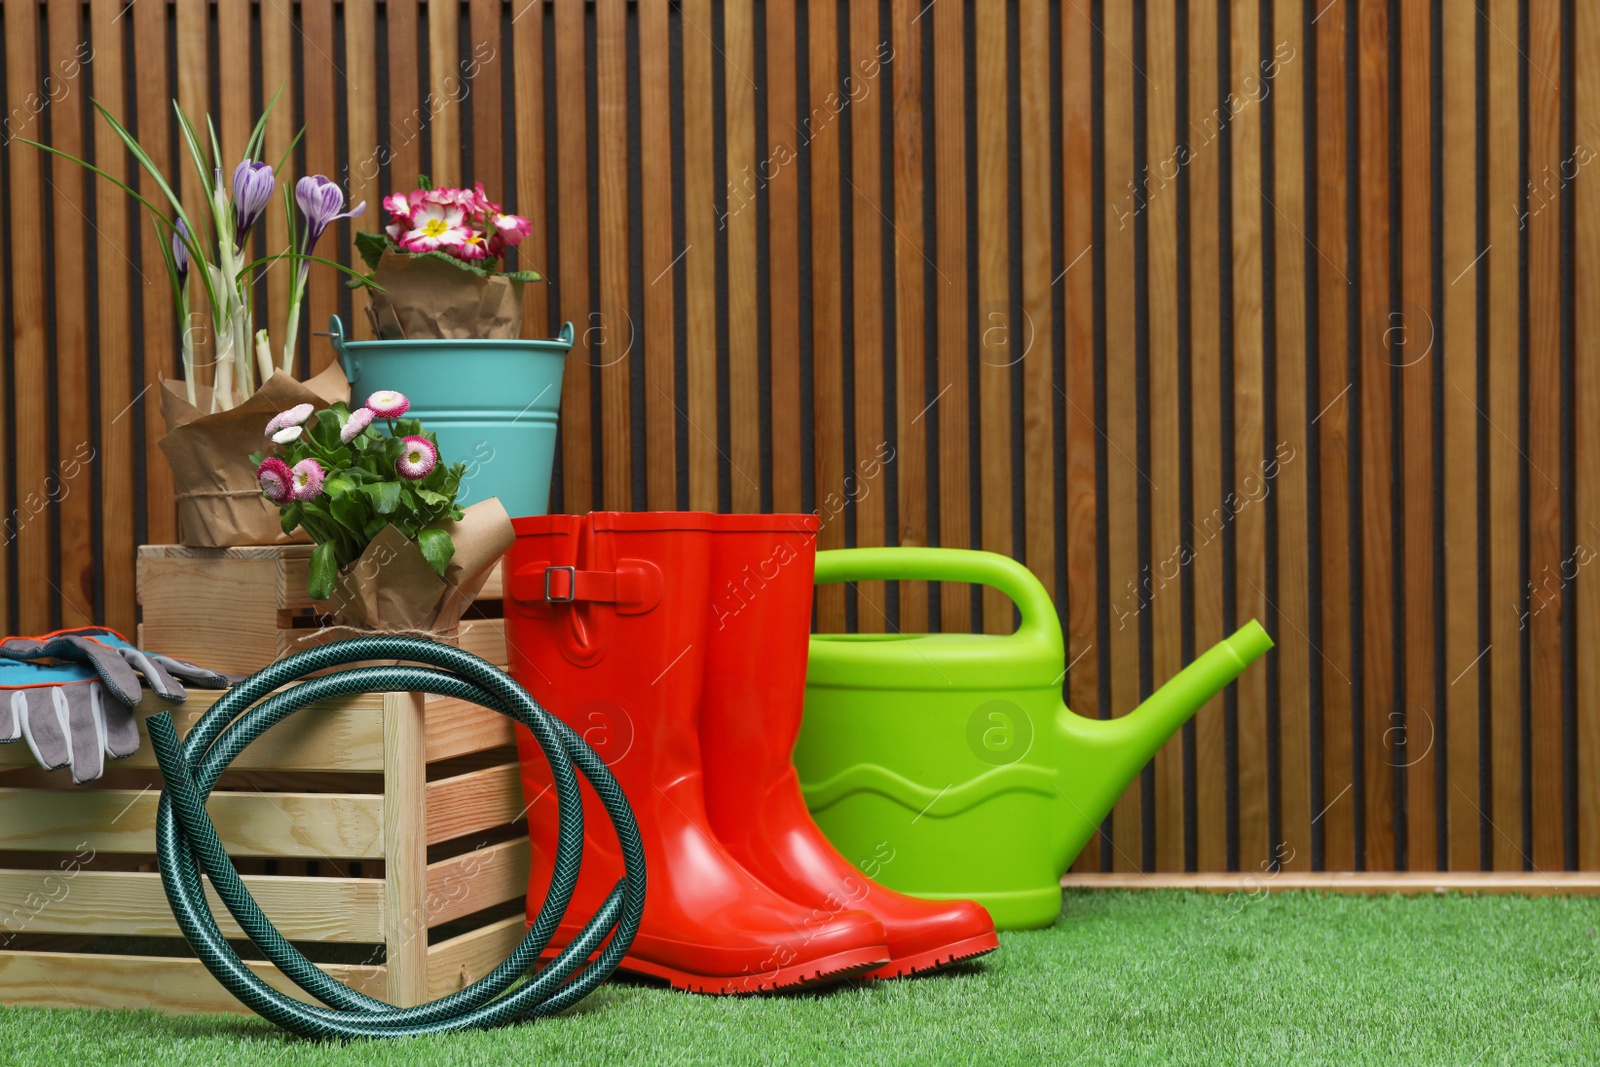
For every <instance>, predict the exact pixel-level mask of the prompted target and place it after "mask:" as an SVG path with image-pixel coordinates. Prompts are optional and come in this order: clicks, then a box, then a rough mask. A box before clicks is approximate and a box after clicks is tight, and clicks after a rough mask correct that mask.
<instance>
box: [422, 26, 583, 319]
mask: <svg viewBox="0 0 1600 1067" xmlns="http://www.w3.org/2000/svg"><path fill="white" fill-rule="evenodd" d="M545 10H546V8H545V5H544V4H542V3H540V2H539V0H527V2H526V3H524V4H522V5H521V6H519V7H518V8H517V10H516V14H515V15H514V16H513V18H512V20H511V34H512V47H513V49H514V52H513V58H512V64H511V70H512V76H513V78H514V79H515V83H514V84H515V86H516V92H515V94H514V99H515V105H514V106H515V114H516V119H515V121H516V173H517V185H516V205H517V212H518V213H519V214H521V215H522V216H523V217H524V218H526V219H527V220H528V222H529V224H530V226H531V229H530V230H529V231H528V236H527V237H525V238H523V240H522V244H521V245H519V246H517V257H516V262H517V266H518V267H519V268H522V269H528V268H532V269H534V270H537V271H538V272H539V273H540V274H547V273H548V271H549V267H550V220H549V219H547V218H546V217H545V215H546V209H545V191H546V189H547V187H548V183H547V178H546V175H545V172H544V165H545V136H546V129H545V119H544V108H545V91H544V16H545ZM391 17H392V16H391ZM510 194H511V190H507V195H508V196H509V195H510ZM553 332H554V330H552V329H551V326H550V286H549V282H548V281H547V282H545V283H542V284H540V285H537V286H533V287H532V288H530V289H529V290H527V291H526V295H525V296H524V297H523V304H522V336H524V337H548V336H550V335H551V334H552V333H553Z"/></svg>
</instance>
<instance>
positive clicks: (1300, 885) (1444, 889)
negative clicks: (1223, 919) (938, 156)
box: [1061, 871, 1600, 897]
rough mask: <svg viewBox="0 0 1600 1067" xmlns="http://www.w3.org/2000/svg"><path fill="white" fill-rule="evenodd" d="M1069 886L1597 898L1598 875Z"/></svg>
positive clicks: (1184, 878) (1113, 880)
mask: <svg viewBox="0 0 1600 1067" xmlns="http://www.w3.org/2000/svg"><path fill="white" fill-rule="evenodd" d="M1061 884H1062V886H1064V887H1065V888H1067V889H1111V890H1127V889H1168V890H1171V889H1180V890H1187V891H1190V892H1201V893H1262V892H1273V893H1293V892H1304V891H1308V890H1309V891H1311V892H1322V893H1361V894H1367V895H1387V894H1390V893H1400V894H1406V895H1416V894H1422V893H1438V894H1442V893H1466V894H1478V893H1493V894H1512V895H1516V896H1528V897H1542V896H1575V897H1592V896H1600V874H1597V873H1595V872H1593V871H1548V872H1546V871H1539V872H1535V873H1530V874H1523V873H1520V872H1518V873H1501V872H1496V873H1492V874H1491V873H1480V872H1477V871H1466V872H1461V871H1449V872H1437V873H1431V872H1427V871H1416V872H1403V871H1402V872H1387V871H1383V872H1365V871H1363V872H1359V873H1358V872H1353V871H1318V872H1312V871H1285V872H1282V873H1279V874H1263V873H1260V872H1256V871H1247V872H1243V873H1238V874H1227V873H1222V872H1207V873H1203V874H1070V875H1068V876H1067V877H1065V878H1063V879H1062V880H1061Z"/></svg>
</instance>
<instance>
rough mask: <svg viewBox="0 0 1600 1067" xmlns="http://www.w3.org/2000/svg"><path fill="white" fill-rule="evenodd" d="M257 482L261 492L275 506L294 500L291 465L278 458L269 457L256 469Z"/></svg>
mask: <svg viewBox="0 0 1600 1067" xmlns="http://www.w3.org/2000/svg"><path fill="white" fill-rule="evenodd" d="M256 480H257V481H259V482H260V483H261V492H262V494H263V495H264V496H266V498H267V499H268V500H270V501H272V502H273V503H274V504H287V503H289V501H291V500H293V499H294V485H293V482H294V474H293V472H292V471H290V470H289V465H288V464H287V463H285V462H284V461H283V460H281V459H279V458H278V457H277V456H268V457H267V458H266V459H264V460H262V461H261V466H259V467H257V468H256Z"/></svg>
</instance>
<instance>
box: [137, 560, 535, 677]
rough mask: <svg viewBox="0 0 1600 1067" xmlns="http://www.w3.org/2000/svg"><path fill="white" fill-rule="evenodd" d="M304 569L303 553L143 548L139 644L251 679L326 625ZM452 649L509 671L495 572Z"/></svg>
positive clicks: (308, 641) (306, 563)
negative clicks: (315, 604) (458, 647)
mask: <svg viewBox="0 0 1600 1067" xmlns="http://www.w3.org/2000/svg"><path fill="white" fill-rule="evenodd" d="M310 567H311V546H310V545H283V546H261V547H245V548H186V547H184V546H182V545H142V546H140V548H139V558H138V596H139V605H140V607H141V609H142V611H143V616H144V621H143V622H142V623H141V624H140V627H139V638H138V644H139V645H140V647H142V648H152V649H155V650H157V651H159V652H164V653H166V654H167V655H169V656H178V657H179V658H181V659H189V660H193V661H194V662H196V663H201V664H204V665H205V666H207V667H210V668H212V669H213V670H219V671H225V672H227V673H230V674H249V673H251V672H253V671H258V670H260V669H261V668H262V667H265V666H266V665H267V664H269V663H271V662H273V661H274V660H277V659H281V658H282V657H284V656H286V655H288V654H289V653H291V652H295V651H298V650H300V649H301V648H304V647H307V646H308V645H310V644H312V643H314V642H315V639H314V638H313V637H312V635H313V634H315V633H316V632H317V630H318V629H320V628H321V627H322V625H323V623H324V621H325V620H324V618H323V617H321V616H319V615H318V614H317V611H316V608H315V607H314V605H313V602H312V600H311V597H310V596H309V595H307V593H306V579H307V576H308V572H309V570H310ZM456 643H458V644H460V646H461V647H462V648H464V649H466V650H467V651H468V652H471V653H473V654H475V655H478V656H482V657H483V658H484V659H486V660H488V661H489V662H490V663H493V664H495V665H496V666H501V667H503V666H505V665H506V663H507V662H508V660H507V657H506V631H505V619H504V616H503V612H502V610H501V603H500V568H499V565H498V564H497V565H496V566H495V569H494V570H493V571H492V572H490V575H489V580H488V581H487V582H486V583H485V584H484V587H483V590H482V591H481V592H480V593H479V594H478V597H477V600H476V601H474V603H473V606H472V609H471V610H470V611H469V613H468V616H467V617H466V618H463V619H462V620H461V626H460V635H459V639H458V641H457V642H456Z"/></svg>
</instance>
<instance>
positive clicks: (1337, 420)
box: [1196, 11, 1357, 870]
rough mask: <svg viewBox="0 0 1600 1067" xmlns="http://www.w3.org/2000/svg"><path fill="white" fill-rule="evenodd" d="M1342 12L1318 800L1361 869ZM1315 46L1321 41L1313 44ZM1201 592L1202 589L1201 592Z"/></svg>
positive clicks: (1332, 133) (1324, 314)
mask: <svg viewBox="0 0 1600 1067" xmlns="http://www.w3.org/2000/svg"><path fill="white" fill-rule="evenodd" d="M1341 15H1342V12H1339V11H1335V12H1333V13H1332V14H1331V15H1330V16H1329V17H1325V18H1321V19H1317V20H1316V23H1315V25H1316V43H1315V48H1316V50H1317V84H1316V95H1317V156H1316V162H1317V178H1316V189H1315V195H1316V201H1317V232H1316V233H1315V234H1314V235H1312V237H1313V241H1314V242H1315V247H1316V249H1317V252H1318V255H1317V259H1316V268H1317V325H1318V366H1317V378H1318V385H1317V400H1316V403H1317V411H1316V413H1315V414H1313V415H1312V417H1311V422H1312V425H1314V426H1315V427H1316V440H1317V448H1318V465H1319V467H1320V468H1321V469H1320V470H1319V471H1318V479H1319V482H1320V486H1319V488H1320V497H1319V501H1318V503H1319V506H1320V509H1321V512H1322V529H1321V531H1320V534H1321V541H1322V558H1321V559H1320V560H1318V561H1317V564H1316V565H1317V566H1318V567H1319V568H1320V571H1321V586H1322V591H1323V597H1322V604H1321V606H1320V609H1319V610H1320V611H1321V613H1322V649H1321V652H1322V727H1323V729H1322V746H1323V747H1322V752H1323V759H1322V768H1323V771H1322V773H1323V788H1322V796H1320V797H1317V798H1315V802H1314V803H1315V804H1316V806H1317V809H1318V810H1317V813H1316V816H1315V817H1316V818H1317V820H1318V821H1319V822H1321V823H1322V827H1323V854H1324V856H1325V862H1326V865H1327V866H1328V867H1329V868H1331V869H1336V870H1350V869H1353V868H1354V866H1355V847H1356V846H1355V834H1356V830H1355V797H1354V795H1353V794H1354V792H1355V759H1356V758H1357V757H1356V754H1355V753H1354V752H1353V751H1352V748H1353V746H1354V733H1353V723H1352V721H1351V715H1352V709H1353V706H1354V688H1353V682H1352V677H1353V675H1354V674H1355V666H1354V653H1353V641H1352V633H1351V622H1350V610H1349V606H1348V605H1349V600H1348V597H1347V595H1346V591H1347V590H1348V589H1349V588H1350V579H1351V574H1350V539H1351V529H1350V518H1351V516H1350V495H1349V485H1350V453H1349V441H1350V433H1351V427H1350V412H1351V410H1352V405H1351V396H1350V392H1351V381H1350V374H1349V356H1348V346H1349V338H1348V336H1347V335H1348V331H1349V325H1348V323H1349V319H1348V307H1349V302H1350V300H1351V299H1352V295H1351V291H1350V276H1349V273H1348V249H1347V247H1346V239H1345V233H1346V230H1345V224H1346V220H1347V218H1348V216H1349V212H1351V211H1353V210H1355V203H1354V200H1353V199H1352V193H1351V191H1350V190H1348V189H1347V188H1346V172H1345V162H1346V155H1347V153H1346V146H1345V130H1346V124H1347V123H1348V122H1349V121H1351V120H1352V117H1351V116H1348V115H1346V114H1345V82H1346V79H1347V77H1348V76H1349V74H1348V72H1347V71H1346V70H1345V23H1344V19H1343V17H1341ZM1307 47H1308V48H1309V47H1312V46H1311V44H1310V43H1309V42H1308V44H1307ZM1196 595H1197V596H1198V595H1199V593H1198V590H1197V591H1196Z"/></svg>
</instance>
